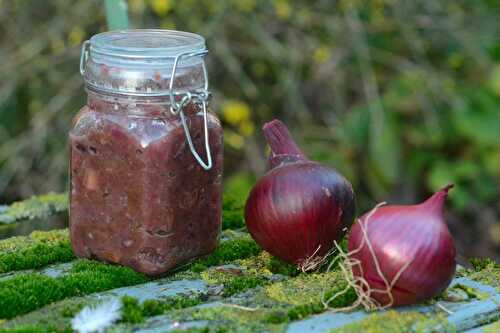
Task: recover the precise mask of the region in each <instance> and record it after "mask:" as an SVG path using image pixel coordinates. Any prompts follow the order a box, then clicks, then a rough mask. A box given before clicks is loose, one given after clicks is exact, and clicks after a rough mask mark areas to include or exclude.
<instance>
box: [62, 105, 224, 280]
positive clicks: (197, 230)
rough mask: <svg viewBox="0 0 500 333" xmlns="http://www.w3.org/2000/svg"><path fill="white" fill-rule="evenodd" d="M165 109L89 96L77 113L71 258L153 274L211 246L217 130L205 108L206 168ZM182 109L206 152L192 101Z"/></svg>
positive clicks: (217, 213) (217, 201) (215, 227)
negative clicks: (210, 161) (209, 161)
mask: <svg viewBox="0 0 500 333" xmlns="http://www.w3.org/2000/svg"><path fill="white" fill-rule="evenodd" d="M167 108H168V106H160V105H158V104H151V103H144V104H132V106H131V105H130V104H129V105H128V106H126V107H125V106H124V105H123V104H117V103H112V102H104V101H103V100H101V99H93V98H92V97H91V98H90V100H89V106H86V107H84V108H83V109H81V110H80V112H79V113H78V114H77V115H76V117H75V119H74V128H73V130H71V132H70V147H71V166H70V168H71V170H70V172H71V204H70V232H71V243H72V246H73V249H74V251H75V253H76V255H78V256H81V257H88V258H96V259H99V260H104V261H108V262H112V263H119V264H123V265H127V266H131V267H132V268H134V269H135V270H137V271H140V272H144V273H146V274H149V275H158V274H161V273H164V272H167V271H168V270H170V269H172V268H174V267H176V266H179V265H181V264H183V263H186V262H188V261H190V260H192V259H193V258H196V257H199V256H202V255H205V254H208V253H210V252H211V251H213V250H214V249H215V247H216V246H217V243H218V240H219V234H220V226H221V186H222V184H221V182H222V149H223V147H222V128H221V126H220V123H219V121H218V119H217V118H216V117H215V116H214V115H213V114H211V113H209V116H208V117H209V118H208V119H209V135H210V140H209V142H210V147H211V150H212V154H211V155H212V158H213V166H212V168H211V169H210V170H209V171H205V170H204V169H203V168H202V167H201V166H200V165H199V164H198V162H197V161H196V160H195V158H194V157H193V155H192V154H191V151H190V149H189V146H188V144H187V141H186V137H185V134H184V130H183V128H182V125H181V121H180V118H179V116H175V115H170V113H169V112H168V109H167ZM164 111H167V112H166V114H167V116H165V115H164V114H165V112H164ZM184 112H185V114H186V115H187V118H188V119H189V122H188V123H189V128H190V131H191V136H192V138H193V143H194V145H195V147H196V149H197V151H198V152H199V153H200V155H201V156H202V157H205V150H204V136H203V116H202V113H201V112H200V110H199V108H198V107H196V106H193V105H188V106H187V107H185V108H184Z"/></svg>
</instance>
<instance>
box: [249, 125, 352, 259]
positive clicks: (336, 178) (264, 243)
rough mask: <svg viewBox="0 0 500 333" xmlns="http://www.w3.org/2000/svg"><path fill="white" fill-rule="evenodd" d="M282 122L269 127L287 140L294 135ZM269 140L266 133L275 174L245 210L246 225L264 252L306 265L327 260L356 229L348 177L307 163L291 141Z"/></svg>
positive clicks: (267, 178) (257, 189)
mask: <svg viewBox="0 0 500 333" xmlns="http://www.w3.org/2000/svg"><path fill="white" fill-rule="evenodd" d="M276 122H277V121H276V120H275V121H273V122H271V123H269V124H267V126H274V125H276V126H277V127H278V130H277V131H274V132H273V133H274V134H276V133H278V134H283V135H284V136H285V137H286V136H287V134H289V133H288V131H286V133H285V131H284V129H286V127H284V129H283V126H284V124H282V123H281V122H279V123H276ZM267 128H269V127H266V126H265V132H266V129H267ZM269 136H270V133H269V132H266V139H267V140H268V142H269V144H270V146H271V149H272V153H271V156H270V159H269V165H270V167H272V169H271V170H270V171H269V172H268V173H267V174H266V175H264V176H263V177H262V178H261V179H260V180H259V181H258V182H257V183H256V184H255V186H254V187H253V189H252V191H251V193H250V195H249V197H248V200H247V203H246V206H245V221H246V224H247V228H248V231H249V232H250V234H251V235H252V237H253V238H254V239H255V241H256V242H257V243H258V244H259V245H260V246H261V247H262V248H263V249H264V250H266V251H268V252H269V253H271V254H272V255H274V256H276V257H278V258H280V259H282V260H284V261H286V262H288V263H292V264H298V265H300V264H301V263H302V262H303V261H304V260H305V259H307V258H309V257H311V256H313V255H314V256H318V257H321V256H324V255H325V254H326V253H327V252H328V251H329V250H330V249H331V248H332V247H333V245H334V241H335V240H339V239H340V238H341V237H342V236H343V234H344V233H345V231H346V230H347V229H348V228H349V227H350V226H351V224H352V222H353V219H354V213H355V198H354V192H353V190H352V186H351V184H350V183H349V182H348V181H347V180H346V179H345V178H344V177H343V176H342V175H340V174H339V173H337V172H336V171H334V170H332V169H329V168H327V167H325V166H322V165H320V164H319V163H316V162H312V161H309V160H307V159H306V158H305V156H304V155H303V154H302V152H300V150H299V149H298V147H296V145H295V144H294V143H293V141H292V143H293V145H292V144H289V145H288V146H287V142H288V141H287V140H291V137H288V138H284V140H285V141H282V142H280V143H279V144H277V141H276V140H275V139H276V138H277V137H276V136H274V137H273V138H270V137H269ZM282 139H283V137H282ZM278 141H279V140H278ZM288 143H289V142H288ZM287 147H289V148H290V147H291V149H288V148H287ZM280 148H283V149H280ZM288 152H289V153H290V154H288Z"/></svg>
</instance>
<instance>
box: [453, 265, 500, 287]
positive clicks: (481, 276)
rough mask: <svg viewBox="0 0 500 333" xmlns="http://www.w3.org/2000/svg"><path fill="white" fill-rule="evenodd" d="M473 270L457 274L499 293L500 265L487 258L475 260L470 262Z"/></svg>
mask: <svg viewBox="0 0 500 333" xmlns="http://www.w3.org/2000/svg"><path fill="white" fill-rule="evenodd" d="M470 262H471V264H472V266H473V269H465V270H462V271H460V272H457V275H459V276H465V277H467V278H469V279H471V280H474V281H477V282H480V283H483V284H485V285H489V286H491V287H493V288H496V289H497V290H499V291H500V265H499V264H497V263H496V262H495V261H493V260H491V259H488V258H475V259H471V260H470Z"/></svg>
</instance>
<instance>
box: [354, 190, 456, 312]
mask: <svg viewBox="0 0 500 333" xmlns="http://www.w3.org/2000/svg"><path fill="white" fill-rule="evenodd" d="M452 186H453V185H448V186H446V187H444V188H443V189H441V190H440V191H438V192H436V193H435V194H434V195H433V196H431V197H430V198H429V199H427V200H426V201H425V202H423V203H421V204H419V205H410V206H382V207H379V208H378V209H377V210H376V211H375V213H373V215H372V216H371V217H370V219H369V220H368V221H367V222H366V219H367V217H368V215H369V213H367V214H365V215H364V216H362V217H361V218H360V220H359V222H358V223H355V224H354V226H353V227H352V229H351V232H350V235H349V251H353V250H354V249H356V248H358V247H359V245H360V244H361V242H362V239H363V233H362V230H361V227H360V225H359V224H360V223H363V225H366V227H365V229H366V228H367V229H368V233H367V234H368V239H369V240H370V242H371V244H372V247H373V250H374V252H375V255H376V257H377V259H378V262H379V264H380V269H381V271H382V273H383V274H384V275H385V277H386V279H387V280H388V281H389V283H390V282H391V281H392V280H393V279H394V276H395V275H396V274H397V272H398V271H399V270H400V269H401V268H402V267H403V265H405V264H406V263H408V262H411V264H409V266H408V267H407V268H406V269H405V271H404V272H403V273H402V275H401V276H400V277H399V279H398V280H397V282H396V284H395V285H394V287H393V289H392V295H393V299H394V302H393V305H394V306H402V305H410V304H415V303H419V302H422V301H424V300H426V299H429V298H432V297H434V296H437V295H439V294H440V293H441V292H442V291H443V290H444V289H446V287H448V285H449V284H450V282H451V280H452V278H453V276H454V274H455V266H456V264H455V255H456V250H455V245H454V243H453V239H452V237H451V234H450V232H449V230H448V227H447V226H446V223H445V221H444V202H445V199H446V197H447V194H448V190H449V189H450V188H451V187H452ZM352 257H354V258H356V259H358V260H360V261H361V267H362V270H363V273H362V275H363V277H364V279H365V280H366V281H367V282H368V284H369V285H370V288H371V289H385V284H384V283H383V280H382V279H381V277H380V275H379V274H378V273H377V270H376V268H375V264H374V259H373V257H372V255H371V253H370V252H369V250H368V247H367V246H366V245H365V246H363V247H362V249H361V251H360V252H358V253H356V254H352ZM353 273H354V275H355V276H360V275H361V272H360V270H359V267H356V266H354V267H353ZM372 297H373V298H375V299H376V300H377V301H378V302H379V303H380V304H382V305H385V304H388V302H389V297H388V296H387V294H384V293H373V294H372Z"/></svg>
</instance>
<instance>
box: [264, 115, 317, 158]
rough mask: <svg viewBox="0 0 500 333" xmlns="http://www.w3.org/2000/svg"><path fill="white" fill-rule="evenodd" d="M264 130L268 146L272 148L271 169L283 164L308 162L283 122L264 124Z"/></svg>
mask: <svg viewBox="0 0 500 333" xmlns="http://www.w3.org/2000/svg"><path fill="white" fill-rule="evenodd" d="M262 130H263V132H264V137H265V139H266V141H267V144H268V145H269V147H270V148H271V154H270V156H269V165H270V167H271V168H274V167H276V166H279V165H282V164H287V163H292V162H298V161H306V160H307V158H306V157H305V155H304V153H303V152H302V150H301V149H300V148H299V147H298V146H297V144H296V143H295V140H294V139H293V137H292V135H291V134H290V131H289V130H288V128H287V127H286V125H285V124H284V123H283V122H282V121H280V120H278V119H274V120H272V121H270V122H268V123H266V124H264V126H263V128H262Z"/></svg>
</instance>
